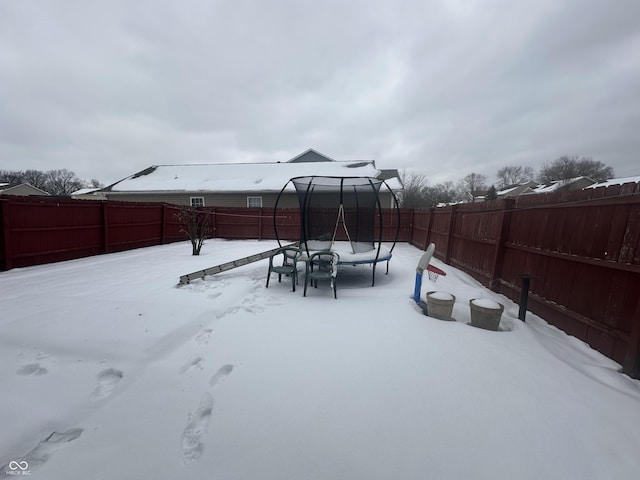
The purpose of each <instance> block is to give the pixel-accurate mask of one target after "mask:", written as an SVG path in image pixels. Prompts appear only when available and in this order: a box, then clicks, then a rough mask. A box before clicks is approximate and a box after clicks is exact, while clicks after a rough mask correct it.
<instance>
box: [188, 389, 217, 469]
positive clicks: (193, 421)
mask: <svg viewBox="0 0 640 480" xmlns="http://www.w3.org/2000/svg"><path fill="white" fill-rule="evenodd" d="M212 412H213V397H212V396H211V394H210V393H207V392H205V393H203V394H202V399H201V400H200V405H199V406H198V409H197V410H196V411H195V412H192V413H190V414H189V417H188V423H187V426H186V427H185V429H184V432H182V444H181V450H182V458H183V460H184V462H185V463H193V462H195V461H197V460H198V459H199V458H200V457H201V456H202V452H203V451H204V444H203V443H202V437H203V435H204V434H205V433H206V431H207V427H208V426H209V419H210V418H211V413H212Z"/></svg>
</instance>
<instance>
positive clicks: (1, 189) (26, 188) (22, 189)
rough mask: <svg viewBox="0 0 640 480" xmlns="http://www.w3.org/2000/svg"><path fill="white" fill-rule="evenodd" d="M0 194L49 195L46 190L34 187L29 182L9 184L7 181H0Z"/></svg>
mask: <svg viewBox="0 0 640 480" xmlns="http://www.w3.org/2000/svg"><path fill="white" fill-rule="evenodd" d="M0 195H19V196H42V195H47V196H49V193H48V192H45V191H44V190H40V189H39V188H37V187H34V186H33V185H31V184H30V183H26V182H25V183H21V184H19V185H11V184H9V183H0Z"/></svg>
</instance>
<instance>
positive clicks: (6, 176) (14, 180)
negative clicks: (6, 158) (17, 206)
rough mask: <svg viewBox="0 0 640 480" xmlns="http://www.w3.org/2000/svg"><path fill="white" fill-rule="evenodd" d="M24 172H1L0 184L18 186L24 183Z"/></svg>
mask: <svg viewBox="0 0 640 480" xmlns="http://www.w3.org/2000/svg"><path fill="white" fill-rule="evenodd" d="M23 177H24V172H14V171H10V170H0V183H9V184H11V185H16V184H19V183H23V182H24V180H23Z"/></svg>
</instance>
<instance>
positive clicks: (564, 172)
mask: <svg viewBox="0 0 640 480" xmlns="http://www.w3.org/2000/svg"><path fill="white" fill-rule="evenodd" d="M613 176H614V172H613V168H611V167H608V166H606V165H605V164H604V163H602V162H599V161H596V160H594V159H593V158H591V157H580V156H578V155H571V156H568V155H563V156H562V157H560V158H558V159H556V160H554V161H553V162H551V163H545V164H544V165H543V166H542V168H541V169H540V173H539V174H538V180H539V181H540V182H542V183H548V182H552V181H554V180H568V179H570V178H576V177H589V178H590V179H591V180H595V181H596V182H602V181H604V180H607V179H609V178H613Z"/></svg>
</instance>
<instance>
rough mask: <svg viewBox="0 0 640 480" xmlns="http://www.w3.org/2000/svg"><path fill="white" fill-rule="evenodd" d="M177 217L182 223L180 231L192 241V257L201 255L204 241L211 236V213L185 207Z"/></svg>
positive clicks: (188, 206)
mask: <svg viewBox="0 0 640 480" xmlns="http://www.w3.org/2000/svg"><path fill="white" fill-rule="evenodd" d="M175 216H176V218H177V219H178V221H179V222H180V231H181V232H184V233H186V234H187V237H189V240H190V241H191V253H192V255H200V250H201V249H202V245H203V244H204V240H205V239H206V238H209V236H210V235H211V225H210V223H209V213H208V212H207V211H206V210H202V209H199V208H197V207H192V206H190V205H183V206H181V207H180V210H178V211H177V212H176V214H175Z"/></svg>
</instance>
